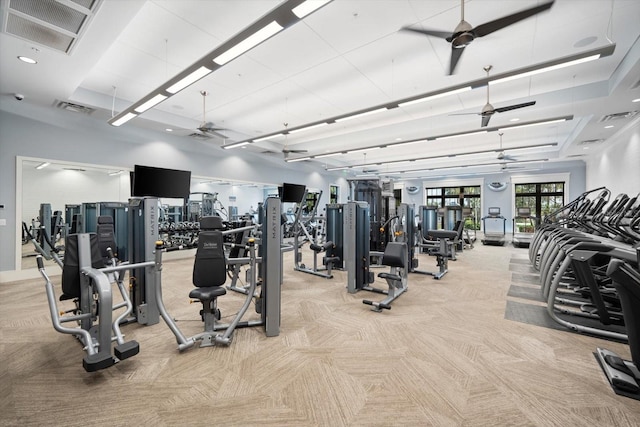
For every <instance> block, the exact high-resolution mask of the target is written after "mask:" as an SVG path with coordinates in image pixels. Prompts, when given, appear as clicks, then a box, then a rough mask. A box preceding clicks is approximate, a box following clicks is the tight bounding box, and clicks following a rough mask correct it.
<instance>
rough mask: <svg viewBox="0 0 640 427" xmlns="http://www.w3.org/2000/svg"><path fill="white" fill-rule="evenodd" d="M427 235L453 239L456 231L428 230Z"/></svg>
mask: <svg viewBox="0 0 640 427" xmlns="http://www.w3.org/2000/svg"><path fill="white" fill-rule="evenodd" d="M427 236H429V237H435V238H436V239H455V238H456V237H458V232H457V231H453V230H429V231H428V232H427Z"/></svg>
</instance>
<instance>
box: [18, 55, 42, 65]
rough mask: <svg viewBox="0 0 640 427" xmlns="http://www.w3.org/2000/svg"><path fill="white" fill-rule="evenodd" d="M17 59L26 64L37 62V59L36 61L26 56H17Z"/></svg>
mask: <svg viewBox="0 0 640 427" xmlns="http://www.w3.org/2000/svg"><path fill="white" fill-rule="evenodd" d="M18 59H19V60H20V61H22V62H25V63H27V64H37V63H38V61H36V60H35V59H33V58H29V57H28V56H18Z"/></svg>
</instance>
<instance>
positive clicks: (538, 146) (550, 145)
mask: <svg viewBox="0 0 640 427" xmlns="http://www.w3.org/2000/svg"><path fill="white" fill-rule="evenodd" d="M556 145H558V143H557V142H554V143H550V144H540V145H536V146H533V147H520V148H517V147H516V148H502V149H497V150H495V152H500V151H522V150H539V149H541V148H545V147H555V146H556Z"/></svg>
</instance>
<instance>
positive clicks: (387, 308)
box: [378, 304, 391, 310]
mask: <svg viewBox="0 0 640 427" xmlns="http://www.w3.org/2000/svg"><path fill="white" fill-rule="evenodd" d="M378 307H379V308H384V309H385V310H391V306H390V305H389V304H378Z"/></svg>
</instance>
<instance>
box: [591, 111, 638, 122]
mask: <svg viewBox="0 0 640 427" xmlns="http://www.w3.org/2000/svg"><path fill="white" fill-rule="evenodd" d="M636 114H638V111H627V112H626V113H614V114H607V115H606V116H602V118H601V119H600V122H610V121H612V120H621V119H630V118H632V117H634V116H635V115H636Z"/></svg>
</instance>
